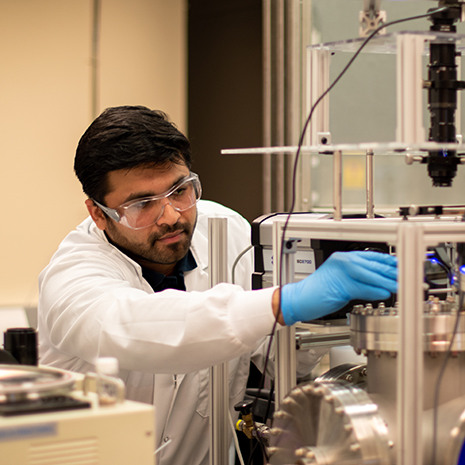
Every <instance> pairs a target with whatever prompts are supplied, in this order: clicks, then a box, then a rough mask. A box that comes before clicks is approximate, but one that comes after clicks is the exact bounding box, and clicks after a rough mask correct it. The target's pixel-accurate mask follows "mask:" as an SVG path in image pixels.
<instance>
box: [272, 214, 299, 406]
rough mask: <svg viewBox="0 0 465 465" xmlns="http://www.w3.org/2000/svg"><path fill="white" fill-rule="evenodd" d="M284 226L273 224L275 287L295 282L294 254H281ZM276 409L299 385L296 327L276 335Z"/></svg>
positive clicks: (284, 329) (279, 330) (288, 327)
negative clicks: (280, 272) (281, 273)
mask: <svg viewBox="0 0 465 465" xmlns="http://www.w3.org/2000/svg"><path fill="white" fill-rule="evenodd" d="M281 234H283V230H282V225H281V223H279V222H275V223H273V255H274V256H275V257H276V258H277V259H276V260H275V262H276V265H275V266H274V267H273V280H274V283H275V285H283V284H286V283H289V282H292V281H293V280H294V260H295V254H294V253H292V252H291V253H283V254H282V253H281V237H280V236H281ZM281 259H282V260H284V263H283V276H282V281H281V282H280V279H279V269H280V266H281ZM275 372H276V409H279V406H280V404H281V402H282V400H283V399H284V397H285V396H286V395H287V394H288V393H289V391H290V390H291V389H292V388H293V387H294V386H295V385H296V383H297V362H296V339H295V327H294V326H285V327H281V328H279V329H278V331H277V333H276V368H275Z"/></svg>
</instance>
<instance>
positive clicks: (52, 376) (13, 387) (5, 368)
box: [0, 365, 75, 403]
mask: <svg viewBox="0 0 465 465" xmlns="http://www.w3.org/2000/svg"><path fill="white" fill-rule="evenodd" d="M74 381H75V379H74V377H73V376H72V375H71V374H70V373H69V372H64V371H61V370H56V369H53V368H45V367H36V366H31V365H0V403H13V402H22V401H24V400H30V399H37V398H39V397H43V396H50V395H55V394H64V393H69V392H70V391H71V390H72V388H73V386H74Z"/></svg>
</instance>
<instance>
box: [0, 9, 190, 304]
mask: <svg viewBox="0 0 465 465" xmlns="http://www.w3.org/2000/svg"><path fill="white" fill-rule="evenodd" d="M92 11H93V1H92V0H18V1H10V0H0V160H1V170H0V202H1V207H0V211H1V219H0V222H1V223H0V306H5V305H21V306H33V305H35V304H36V302H37V294H38V287H37V277H38V274H39V272H40V271H41V269H42V268H43V267H44V266H45V265H46V264H47V263H48V261H49V259H50V257H51V255H52V254H53V252H54V251H55V249H56V247H57V246H58V244H59V242H60V241H61V239H62V238H63V237H64V236H65V235H66V234H67V232H68V231H69V230H71V229H72V228H74V226H75V225H76V224H78V223H79V222H80V221H81V220H82V219H83V218H84V217H85V216H86V210H85V207H84V195H83V194H82V191H81V187H80V184H79V183H78V181H77V179H76V178H75V176H74V172H73V158H74V151H75V148H76V145H77V142H78V140H79V137H80V136H81V134H82V133H83V131H84V130H85V129H86V127H87V126H88V125H89V124H90V122H91V120H92V110H91V97H92V92H91V90H92V86H91V43H92ZM100 24H101V34H100V80H99V90H100V91H99V101H98V112H100V111H101V110H103V109H104V108H106V107H108V106H113V105H121V104H143V105H146V106H149V107H152V108H159V109H162V110H164V111H165V112H167V113H168V114H169V115H170V117H171V118H172V119H173V121H175V122H176V123H177V124H178V126H179V127H180V129H181V130H185V125H186V60H185V56H186V52H185V48H186V44H185V37H186V28H185V0H131V1H130V2H129V1H127V0H101V23H100Z"/></svg>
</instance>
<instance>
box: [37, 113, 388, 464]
mask: <svg viewBox="0 0 465 465" xmlns="http://www.w3.org/2000/svg"><path fill="white" fill-rule="evenodd" d="M190 168H191V154H190V145H189V142H188V140H187V139H186V138H185V136H184V135H183V134H181V133H180V132H179V131H178V130H177V129H176V128H175V126H174V125H173V124H171V123H170V122H168V121H167V119H166V117H165V115H164V114H163V113H161V112H156V111H152V110H149V109H148V108H145V107H116V108H110V109H107V110H106V111H104V112H103V113H102V114H101V115H100V116H99V117H98V118H97V119H96V120H95V121H94V122H93V123H92V124H91V125H90V127H89V128H88V129H87V131H86V132H85V133H84V135H83V136H82V138H81V140H80V142H79V145H78V148H77V151H76V157H75V171H76V174H77V176H78V178H79V180H80V182H81V183H82V186H83V190H84V192H85V193H86V195H87V196H88V199H87V200H86V206H87V209H88V211H89V214H90V217H89V218H87V219H86V220H84V222H83V223H81V224H80V225H79V226H78V228H77V229H76V230H75V231H73V232H71V233H70V234H69V235H68V236H67V237H66V238H65V239H64V241H63V242H62V244H61V245H60V247H59V248H58V251H57V252H56V253H55V255H54V256H53V258H52V259H51V261H50V264H49V265H48V266H47V267H46V268H45V269H44V270H43V272H42V273H41V275H40V279H39V285H40V298H39V337H40V351H41V354H40V362H41V363H42V364H46V365H52V366H56V367H60V368H64V369H68V370H73V371H78V372H86V371H91V370H93V368H94V364H95V361H96V359H97V358H98V357H101V356H114V357H117V358H118V360H119V365H120V369H121V373H120V376H121V377H122V379H123V380H124V381H125V383H126V387H127V397H128V398H129V399H133V400H138V401H142V402H148V403H152V402H153V403H154V404H155V406H156V423H157V424H156V433H157V442H158V445H159V446H160V445H163V444H167V446H166V447H164V448H163V449H162V450H161V452H160V454H159V457H158V460H159V463H160V465H168V464H169V465H183V464H186V465H187V464H192V465H203V464H206V463H208V434H207V432H208V367H210V366H211V365H214V364H216V363H219V362H222V361H226V360H228V361H229V376H230V384H229V388H230V396H231V407H232V406H233V405H234V404H235V403H237V402H238V401H240V400H242V397H243V394H244V390H245V383H246V380H247V375H248V368H249V361H250V358H251V357H253V356H254V355H257V356H258V355H259V351H256V350H257V346H258V345H259V342H260V341H261V340H263V338H264V337H265V336H267V335H269V333H270V332H271V330H272V327H273V324H274V322H275V319H276V318H277V319H278V321H279V322H280V323H281V324H293V323H294V322H296V321H305V320H309V319H312V318H316V317H318V316H321V315H324V314H327V313H330V312H332V311H335V310H337V309H338V308H340V307H342V306H343V305H345V304H346V303H347V302H348V301H349V300H351V299H354V298H361V297H367V298H369V299H370V298H373V299H384V298H388V297H389V296H390V293H391V292H395V290H396V265H395V260H394V259H393V258H392V257H389V256H387V255H384V254H376V253H368V254H365V255H364V254H363V253H354V254H350V253H347V254H336V255H335V256H333V257H330V259H328V260H327V262H326V263H325V264H324V265H323V266H322V267H320V268H319V270H318V272H316V273H314V274H313V275H312V276H310V277H309V278H307V279H306V280H304V281H301V282H300V283H296V284H288V285H286V286H283V288H282V291H281V292H280V290H279V289H264V290H258V291H250V290H246V289H248V288H249V282H250V277H251V272H252V267H251V261H250V259H249V258H244V259H243V260H241V261H240V262H239V265H238V269H237V272H236V275H237V276H239V277H240V278H239V284H240V286H239V285H232V284H219V285H218V286H215V287H214V288H213V289H209V280H208V261H207V259H208V244H207V238H208V228H207V224H208V218H209V217H214V216H222V217H227V218H228V228H229V229H228V238H229V243H228V251H227V252H228V262H229V264H230V265H231V264H232V263H233V262H234V260H235V258H236V257H237V256H238V255H239V254H240V253H241V252H242V251H243V250H244V249H245V248H246V247H247V246H248V245H249V243H250V232H249V225H248V223H247V222H246V221H245V220H244V219H243V218H242V217H241V216H239V215H238V214H237V213H235V212H233V211H231V210H230V209H227V208H225V207H223V206H221V205H218V204H216V203H213V202H208V201H202V200H200V196H201V186H200V181H199V179H198V177H197V175H195V174H194V173H192V172H191V170H190ZM186 291H187V292H186ZM280 300H281V301H282V305H281V307H282V308H280V305H279V302H280Z"/></svg>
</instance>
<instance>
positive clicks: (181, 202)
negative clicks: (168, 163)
mask: <svg viewBox="0 0 465 465" xmlns="http://www.w3.org/2000/svg"><path fill="white" fill-rule="evenodd" d="M201 195H202V187H201V185H200V180H199V177H198V175H197V174H195V173H190V174H189V176H187V177H186V178H184V179H181V181H179V182H178V183H177V184H176V185H174V186H173V187H172V188H171V189H170V190H169V191H166V192H164V193H163V194H159V195H153V196H151V197H144V198H141V199H137V200H131V201H130V202H126V203H123V204H122V205H120V206H118V207H116V208H109V207H106V206H105V205H102V204H101V203H99V202H97V201H96V200H94V199H92V200H93V202H94V203H95V205H97V206H98V207H99V208H100V209H101V210H102V211H104V212H105V213H106V214H107V215H108V216H109V217H110V218H111V219H112V220H114V221H116V222H117V223H121V224H122V225H124V226H127V227H128V228H131V229H144V228H148V227H149V226H152V225H153V224H154V223H156V222H157V221H158V220H159V219H160V217H161V216H162V215H163V212H164V210H165V206H166V205H168V204H169V205H171V207H172V208H174V209H175V210H177V211H178V212H182V211H185V210H188V209H189V208H191V207H193V206H194V205H195V204H196V203H197V201H198V200H199V199H200V196H201ZM165 199H166V200H165Z"/></svg>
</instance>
